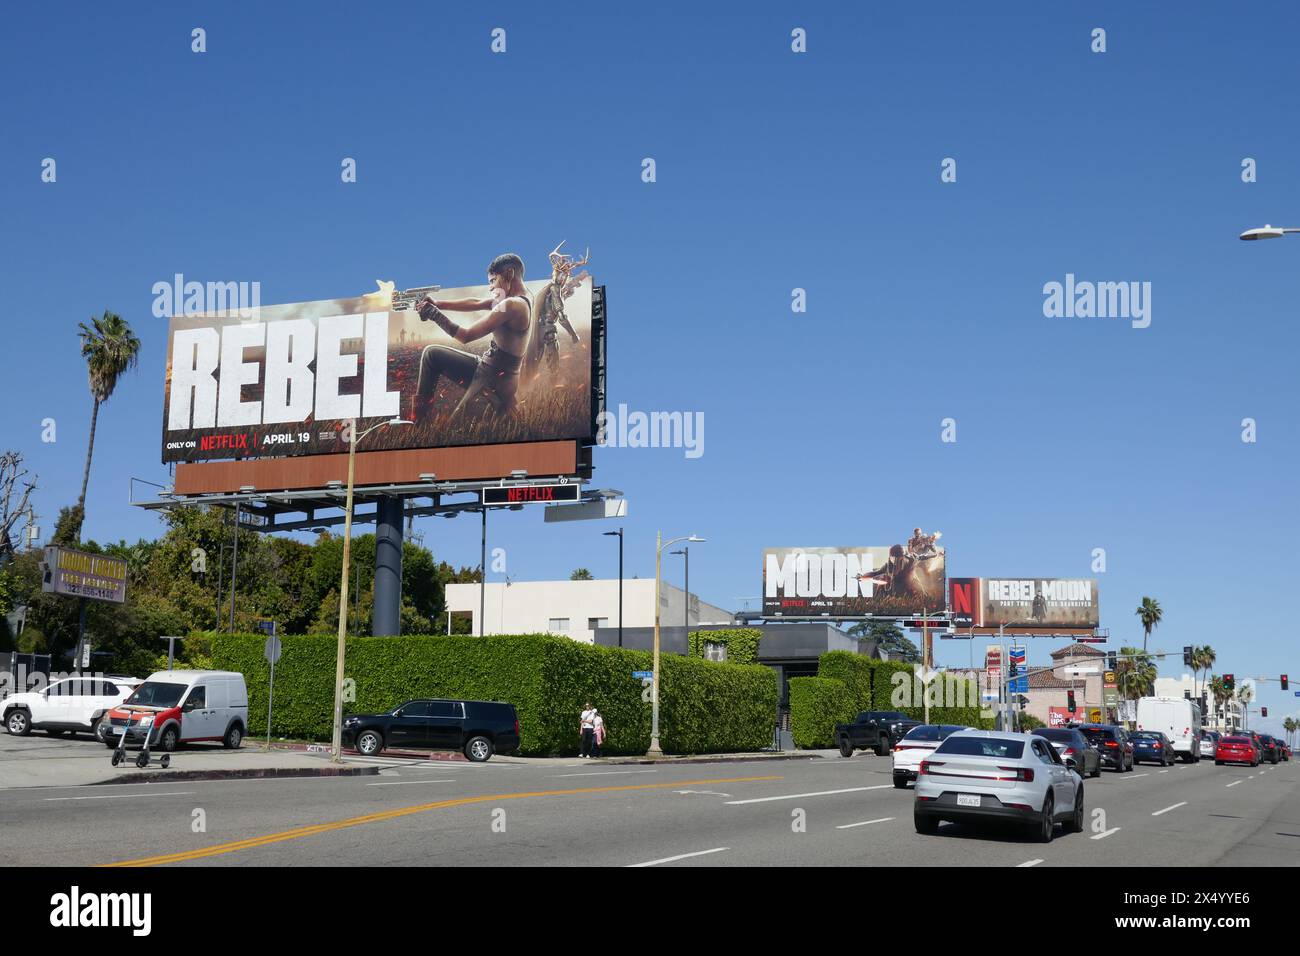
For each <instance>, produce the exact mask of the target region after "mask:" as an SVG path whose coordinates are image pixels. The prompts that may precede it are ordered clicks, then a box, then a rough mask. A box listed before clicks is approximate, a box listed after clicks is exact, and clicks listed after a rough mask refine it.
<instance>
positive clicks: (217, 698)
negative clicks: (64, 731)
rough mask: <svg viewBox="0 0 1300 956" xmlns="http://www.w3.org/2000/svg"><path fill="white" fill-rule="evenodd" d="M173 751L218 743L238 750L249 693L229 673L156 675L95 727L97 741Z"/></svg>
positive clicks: (241, 677) (240, 677) (241, 679)
mask: <svg viewBox="0 0 1300 956" xmlns="http://www.w3.org/2000/svg"><path fill="white" fill-rule="evenodd" d="M123 727H128V728H129V729H128V731H127V735H126V742H127V744H128V745H130V744H136V745H143V743H144V737H145V734H146V732H147V733H148V734H149V735H150V736H149V746H150V747H153V748H157V749H158V750H163V751H172V750H175V749H176V748H177V747H179V746H181V745H182V744H188V743H197V742H199V741H220V742H221V743H222V744H224V745H225V746H226V747H228V748H230V749H235V748H237V747H238V746H239V745H240V743H242V742H243V739H244V737H245V735H246V734H247V733H248V688H247V686H246V685H245V684H244V675H243V674H238V673H235V672H234V671H184V670H179V671H158V672H157V673H155V674H150V675H149V678H148V679H147V680H146V681H145V682H144V683H143V684H141V685H140V686H139V687H137V688H136V689H135V692H134V693H132V694H131V696H130V697H128V698H127V699H126V700H125V701H123V702H122V704H121V705H119V706H117V707H115V708H113V709H112V710H111V711H109V712H108V720H105V721H101V722H100V733H99V739H100V740H102V741H103V742H104V744H105V745H106V746H109V747H116V746H117V744H118V741H119V740H120V739H121V736H122V728H123Z"/></svg>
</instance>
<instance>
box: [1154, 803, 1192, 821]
mask: <svg viewBox="0 0 1300 956" xmlns="http://www.w3.org/2000/svg"><path fill="white" fill-rule="evenodd" d="M1185 806H1187V801H1186V800H1184V801H1182V802H1181V803H1175V804H1174V805H1173V806H1172V807H1165V808H1164V809H1163V810H1157V811H1156V812H1155V813H1153V814H1151V815H1152V816H1153V817H1158V816H1160V814H1162V813H1168V812H1169V811H1170V810H1177V809H1178V808H1179V807H1185Z"/></svg>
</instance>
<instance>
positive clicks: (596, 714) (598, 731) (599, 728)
mask: <svg viewBox="0 0 1300 956" xmlns="http://www.w3.org/2000/svg"><path fill="white" fill-rule="evenodd" d="M591 712H592V715H593V716H592V719H591V724H592V728H591V729H592V733H591V755H592V756H593V757H599V756H600V748H601V746H602V745H603V744H604V743H605V718H604V717H602V716H600V711H598V710H596V709H595V708H594V707H593V708H592V711H591Z"/></svg>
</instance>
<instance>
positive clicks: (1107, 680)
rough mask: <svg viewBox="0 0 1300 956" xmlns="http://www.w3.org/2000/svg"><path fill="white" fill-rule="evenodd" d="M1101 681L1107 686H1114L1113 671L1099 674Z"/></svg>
mask: <svg viewBox="0 0 1300 956" xmlns="http://www.w3.org/2000/svg"><path fill="white" fill-rule="evenodd" d="M1101 682H1102V683H1103V684H1105V685H1106V686H1107V687H1114V686H1115V684H1116V681H1115V672H1114V671H1106V672H1105V673H1104V674H1102V675H1101Z"/></svg>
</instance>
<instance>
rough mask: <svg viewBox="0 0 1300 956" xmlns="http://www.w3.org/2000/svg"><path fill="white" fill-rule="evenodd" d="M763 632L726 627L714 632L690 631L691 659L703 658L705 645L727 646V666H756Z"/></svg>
mask: <svg viewBox="0 0 1300 956" xmlns="http://www.w3.org/2000/svg"><path fill="white" fill-rule="evenodd" d="M762 637H763V632H762V631H760V630H758V629H757V628H753V627H726V628H719V629H718V630H716V631H691V632H690V634H689V635H687V638H686V640H687V642H688V644H689V647H690V656H691V657H700V658H702V657H704V645H705V644H706V643H712V644H725V645H727V663H728V664H757V663H758V642H759V641H760V640H761V639H762Z"/></svg>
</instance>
